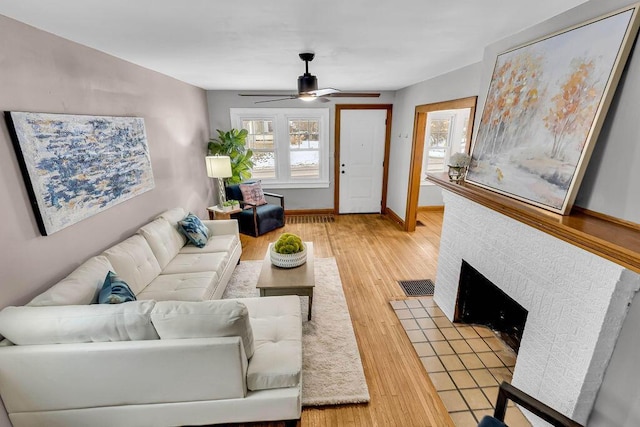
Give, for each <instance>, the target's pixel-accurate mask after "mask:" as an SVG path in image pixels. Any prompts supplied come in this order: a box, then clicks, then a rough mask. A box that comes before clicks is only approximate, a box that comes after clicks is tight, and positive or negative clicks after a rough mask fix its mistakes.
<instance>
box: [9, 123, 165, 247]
mask: <svg viewBox="0 0 640 427" xmlns="http://www.w3.org/2000/svg"><path fill="white" fill-rule="evenodd" d="M5 119H6V122H7V125H8V128H9V133H10V135H11V140H12V142H13V146H14V149H15V152H16V155H17V158H18V163H19V165H20V169H21V172H22V176H23V179H24V181H25V185H26V188H27V193H28V195H29V199H30V202H31V205H32V208H33V211H34V214H35V218H36V222H37V224H38V229H39V230H40V233H41V234H42V235H43V236H47V235H50V234H52V233H55V232H57V231H60V230H62V229H63V228H66V227H68V226H70V225H72V224H75V223H77V222H78V221H82V220H83V219H86V218H89V217H90V216H92V215H95V214H97V213H99V212H102V211H104V210H105V209H108V208H110V207H112V206H115V205H117V204H119V203H122V202H124V201H126V200H129V199H130V198H132V197H135V196H138V195H140V194H142V193H144V192H146V191H149V190H151V189H153V188H154V180H153V172H152V169H151V157H150V155H149V147H148V145H147V136H146V131H145V127H144V119H143V118H140V117H115V116H91V115H71V114H49V113H31V112H16V111H5Z"/></svg>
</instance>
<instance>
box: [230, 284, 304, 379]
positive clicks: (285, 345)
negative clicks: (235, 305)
mask: <svg viewBox="0 0 640 427" xmlns="http://www.w3.org/2000/svg"><path fill="white" fill-rule="evenodd" d="M240 301H241V302H242V303H243V304H244V305H246V306H247V309H248V310H249V318H250V319H251V329H252V330H253V343H254V347H255V351H254V353H253V357H252V358H251V360H250V361H249V367H248V368H247V387H248V388H249V390H254V391H255V390H266V389H271V388H280V387H294V386H297V385H298V384H300V377H301V372H302V321H301V317H300V298H299V297H297V296H293V295H292V296H282V297H263V298H242V299H240Z"/></svg>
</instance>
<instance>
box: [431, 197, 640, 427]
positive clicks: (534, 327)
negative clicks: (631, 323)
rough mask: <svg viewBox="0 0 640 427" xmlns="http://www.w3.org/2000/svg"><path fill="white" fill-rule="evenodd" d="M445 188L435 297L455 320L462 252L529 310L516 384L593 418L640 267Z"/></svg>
mask: <svg viewBox="0 0 640 427" xmlns="http://www.w3.org/2000/svg"><path fill="white" fill-rule="evenodd" d="M443 195H444V202H445V214H444V221H443V226H442V237H441V241H440V255H439V259H438V274H437V278H436V287H435V295H434V299H435V301H436V303H437V304H438V305H439V306H440V308H441V309H442V310H443V311H444V313H445V314H446V315H447V317H449V319H450V320H452V319H453V315H454V311H455V306H456V297H457V292H458V281H459V277H460V266H461V263H462V260H463V259H464V260H465V261H467V262H468V263H469V264H471V266H473V267H474V268H475V269H477V270H478V271H479V272H480V273H481V274H482V275H484V276H485V277H486V278H487V279H489V280H490V281H492V282H493V283H494V284H495V285H496V286H498V287H499V288H500V289H502V290H503V291H504V292H505V293H507V294H508V295H509V296H510V297H511V298H513V299H514V300H516V301H517V302H518V303H519V304H520V305H522V306H523V307H524V308H525V309H527V310H528V311H529V315H528V317H527V322H526V324H525V328H524V334H523V337H522V343H521V345H520V350H519V353H518V358H517V362H516V367H515V371H514V375H513V385H514V386H516V387H518V388H520V389H522V390H524V391H525V392H527V393H529V394H531V395H532V396H534V397H536V398H537V399H539V400H541V401H543V402H545V403H547V404H548V405H550V406H551V407H553V408H555V409H557V410H558V411H560V412H562V413H564V414H565V415H567V416H569V417H571V418H573V419H574V420H576V421H578V422H580V423H582V424H586V421H587V418H588V416H589V413H590V412H591V408H592V406H593V403H594V401H595V397H596V394H597V392H598V389H599V387H600V384H601V383H602V378H603V375H604V372H605V369H606V367H607V364H608V363H609V359H610V357H611V354H612V352H613V347H614V345H615V342H616V340H617V338H618V335H619V333H620V328H621V326H622V322H623V321H624V318H625V316H626V314H627V310H628V305H629V304H630V303H631V299H632V298H633V295H634V293H635V292H636V291H637V290H638V288H639V287H640V276H638V275H637V274H636V273H634V272H632V271H630V270H628V269H626V268H624V267H622V266H620V265H618V264H615V263H613V262H611V261H608V260H606V259H604V258H601V257H598V256H596V255H594V254H592V253H590V252H587V251H585V250H583V249H581V248H579V247H577V246H574V245H571V244H569V243H567V242H564V241H563V240H560V239H557V238H555V237H553V236H550V235H548V234H546V233H544V232H541V231H539V230H537V229H535V228H532V227H529V226H528V225H525V224H523V223H521V222H518V221H516V220H514V219H511V218H509V217H507V216H505V215H502V214H500V213H497V212H495V211H493V210H491V209H488V208H486V207H484V206H482V205H479V204H477V203H475V202H473V201H470V200H468V199H466V198H464V197H462V196H459V195H456V194H454V193H451V192H450V191H446V190H444V189H443ZM528 416H529V417H531V418H530V421H531V422H532V424H533V425H535V426H543V425H547V424H546V423H545V422H543V421H541V420H540V419H537V418H533V416H532V415H530V414H528Z"/></svg>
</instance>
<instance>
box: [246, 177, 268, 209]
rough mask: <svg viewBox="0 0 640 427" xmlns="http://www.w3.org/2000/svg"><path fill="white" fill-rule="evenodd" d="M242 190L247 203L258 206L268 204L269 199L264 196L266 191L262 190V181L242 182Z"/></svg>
mask: <svg viewBox="0 0 640 427" xmlns="http://www.w3.org/2000/svg"><path fill="white" fill-rule="evenodd" d="M240 191H241V192H242V200H244V201H245V202H246V203H250V204H252V205H256V206H260V205H266V204H267V200H266V199H265V198H264V192H263V191H262V182H261V181H256V182H254V183H251V184H240Z"/></svg>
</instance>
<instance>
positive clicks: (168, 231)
mask: <svg viewBox="0 0 640 427" xmlns="http://www.w3.org/2000/svg"><path fill="white" fill-rule="evenodd" d="M138 234H140V235H141V236H142V237H144V238H145V240H146V241H147V243H148V244H149V247H151V250H152V251H153V254H154V255H155V257H156V259H157V260H158V264H159V265H160V268H165V267H166V266H167V264H169V261H171V260H172V259H173V257H174V256H176V254H177V253H178V252H179V251H180V249H181V248H182V247H183V246H184V245H185V243H186V242H187V239H186V237H185V236H184V235H183V234H182V233H180V232H179V231H178V228H177V224H176V223H170V222H169V221H167V220H166V219H165V218H157V219H155V220H153V221H151V222H150V223H149V224H147V225H145V226H144V227H141V228H140V229H139V230H138Z"/></svg>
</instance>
